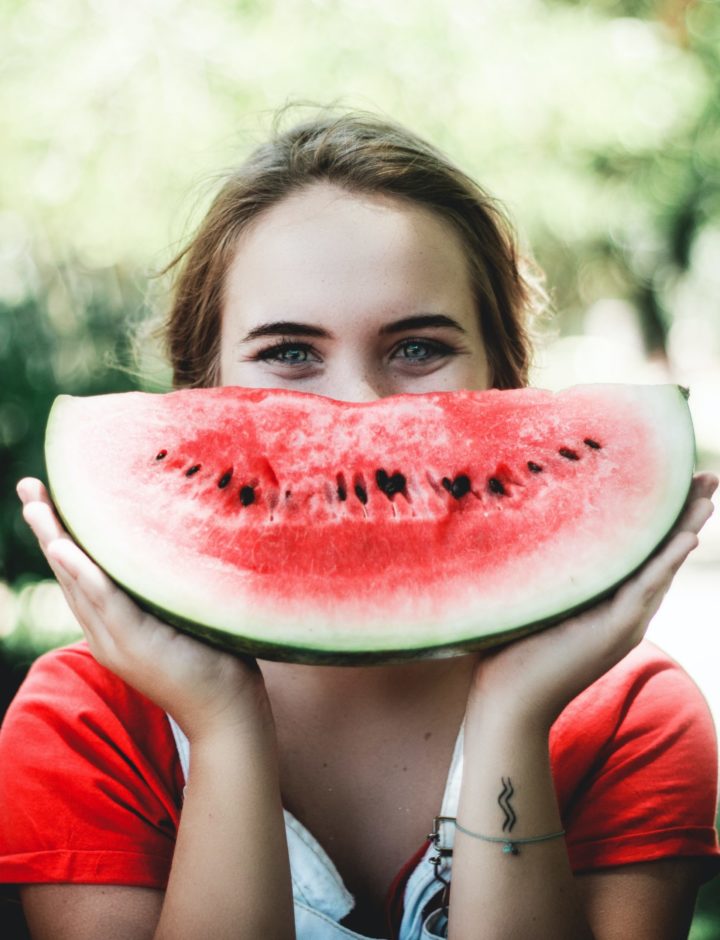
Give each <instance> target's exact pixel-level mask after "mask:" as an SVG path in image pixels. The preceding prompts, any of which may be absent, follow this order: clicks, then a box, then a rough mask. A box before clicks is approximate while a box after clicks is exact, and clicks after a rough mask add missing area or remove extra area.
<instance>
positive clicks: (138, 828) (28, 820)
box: [0, 642, 720, 888]
mask: <svg viewBox="0 0 720 940" xmlns="http://www.w3.org/2000/svg"><path fill="white" fill-rule="evenodd" d="M550 744H551V755H552V764H553V773H554V776H555V785H556V790H557V793H558V800H559V804H560V808H561V815H562V819H563V824H564V826H565V828H566V830H567V845H568V851H569V854H570V861H571V864H572V867H573V869H574V870H575V871H588V870H592V869H597V868H603V867H607V866H614V865H625V864H629V863H632V862H641V861H650V860H653V859H660V858H668V857H677V856H705V857H706V858H708V860H713V862H717V859H718V857H720V850H719V849H718V841H717V834H716V831H715V827H714V822H715V810H716V796H717V769H718V758H717V747H716V737H715V730H714V727H713V723H712V719H711V716H710V713H709V710H708V707H707V705H706V703H705V700H704V699H703V697H702V695H701V694H700V693H699V691H698V689H697V688H696V686H695V685H694V683H693V682H692V680H691V679H690V678H689V677H688V676H687V675H686V673H685V672H683V670H682V669H681V668H680V667H679V666H678V665H677V664H676V663H675V662H673V661H672V660H671V659H670V658H669V657H667V656H666V655H665V654H664V653H662V652H661V651H660V650H658V649H657V648H656V647H654V646H653V645H652V644H650V643H648V642H644V643H643V644H641V646H640V647H638V648H637V649H636V650H634V651H633V652H632V653H631V654H630V655H629V656H627V657H626V658H625V659H624V660H623V661H622V662H621V663H619V664H618V665H617V666H615V667H614V668H613V669H612V670H610V672H609V673H607V674H606V675H605V676H603V677H602V678H601V679H600V680H599V681H598V682H596V683H594V685H592V686H591V687H590V688H589V689H587V690H585V691H584V692H583V693H582V694H581V695H580V696H578V698H576V699H575V700H574V701H573V702H571V703H570V705H569V706H568V707H567V708H566V710H565V711H564V712H563V713H562V715H561V716H560V718H559V719H558V721H557V722H556V724H555V725H554V727H553V730H552V734H551V739H550ZM183 785H184V780H183V775H182V770H181V767H180V762H179V759H178V755H177V752H176V748H175V743H174V739H173V736H172V731H171V729H170V726H169V723H168V720H167V717H166V715H165V713H164V712H163V711H162V710H161V709H159V708H158V707H157V706H155V705H153V704H151V703H150V702H149V701H148V700H147V699H145V698H144V697H143V696H141V695H139V694H138V693H137V692H135V691H134V690H133V689H131V688H130V687H128V686H127V685H126V684H125V683H124V682H122V681H121V680H120V679H118V678H117V677H115V676H114V675H113V674H112V673H110V672H108V671H107V670H106V669H104V668H103V667H102V666H100V665H98V663H97V662H96V661H95V660H94V659H93V657H92V655H91V654H90V652H89V650H88V648H87V646H86V645H85V644H84V643H79V644H76V645H73V646H70V647H67V648H65V649H61V650H56V651H54V652H51V653H48V654H46V655H45V656H42V657H41V658H40V659H39V660H38V661H37V662H36V663H35V665H34V666H33V667H32V669H31V671H30V673H29V675H28V678H27V679H26V681H25V683H24V685H23V687H22V689H21V690H20V692H19V694H18V696H17V697H16V699H15V701H14V702H13V704H12V705H11V707H10V709H9V711H8V713H7V716H6V719H5V722H4V725H3V727H2V730H1V731H0V882H4V883H40V882H76V883H93V884H123V885H145V886H150V887H157V888H163V887H164V886H165V884H166V882H167V877H168V873H169V869H170V863H171V859H172V853H173V848H174V845H175V835H176V831H177V826H178V821H179V816H180V805H181V798H182V789H183ZM403 880H404V879H398V880H397V883H398V884H400V883H401V882H402V881H403Z"/></svg>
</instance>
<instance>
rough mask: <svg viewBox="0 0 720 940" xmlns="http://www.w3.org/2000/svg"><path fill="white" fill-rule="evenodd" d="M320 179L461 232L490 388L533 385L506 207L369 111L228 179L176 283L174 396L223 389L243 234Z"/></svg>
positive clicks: (527, 301)
mask: <svg viewBox="0 0 720 940" xmlns="http://www.w3.org/2000/svg"><path fill="white" fill-rule="evenodd" d="M317 182H329V183H332V184H335V185H337V186H340V187H343V188H345V189H346V190H348V191H349V192H356V193H363V194H382V195H385V196H391V197H395V198H398V199H402V200H408V201H410V202H412V203H415V204H419V205H421V206H424V207H426V208H428V209H430V210H432V211H433V212H435V213H437V215H438V216H440V217H442V218H443V219H445V220H446V221H447V222H449V223H450V224H451V225H452V226H453V227H454V228H455V230H456V231H457V232H458V234H459V236H460V238H461V241H462V244H463V247H464V250H465V252H466V255H467V259H468V262H469V270H470V276H471V281H472V285H473V290H474V293H475V299H476V309H477V312H478V316H479V319H480V329H481V334H482V336H483V339H484V342H485V346H486V354H487V357H488V364H489V366H490V374H491V377H492V384H493V386H494V387H496V388H514V387H519V386H523V385H525V384H527V379H528V370H529V365H530V357H531V342H530V337H529V330H528V315H529V313H530V312H532V308H533V306H534V304H535V303H536V301H537V298H538V297H539V294H540V292H539V291H538V289H537V288H536V287H535V286H534V285H533V284H532V283H531V282H530V281H529V280H527V279H526V278H525V277H524V276H523V274H522V273H521V270H520V257H519V254H518V250H517V247H516V242H515V237H514V234H513V232H512V229H511V227H510V225H509V224H508V222H507V220H506V218H505V216H504V214H503V212H502V211H501V210H500V208H499V207H498V205H497V204H496V203H495V202H494V201H493V200H492V199H491V198H490V197H489V196H488V195H487V194H486V193H485V192H484V191H483V190H482V189H481V188H480V187H479V186H478V185H477V183H475V182H474V181H473V180H472V179H471V178H470V177H469V176H467V175H466V174H465V173H463V172H462V171H461V170H460V169H458V168H457V167H456V166H455V165H454V164H453V163H452V162H451V161H450V160H449V159H448V158H447V157H446V156H445V155H444V154H443V153H441V152H440V151H439V150H437V149H436V148H435V147H433V146H432V145H431V144H428V143H426V142H425V141H424V140H422V139H421V138H419V137H417V136H416V135H415V134H413V133H411V132H410V131H408V130H406V129H405V128H403V127H401V126H399V125H397V124H395V123H392V122H390V121H388V120H385V119H383V118H379V117H376V116H375V115H372V114H368V113H365V112H356V111H353V112H349V113H342V114H340V115H338V114H336V113H334V112H330V113H328V112H321V114H320V116H319V117H317V118H315V119H314V120H310V121H305V122H303V123H300V124H297V125H296V126H293V127H291V128H289V129H286V130H279V129H278V128H277V127H276V128H275V130H274V131H273V133H272V136H271V137H270V139H269V140H268V141H267V142H266V143H264V144H263V145H261V146H260V147H258V148H257V149H256V150H255V151H254V152H253V153H251V154H250V156H249V157H248V158H247V159H246V160H245V162H243V163H242V164H241V165H240V166H238V167H237V168H236V169H234V170H233V171H232V172H231V173H229V174H228V175H227V177H226V178H225V180H224V182H223V184H222V186H221V188H220V190H219V192H218V193H217V195H216V196H215V198H214V200H213V202H212V204H211V206H210V208H209V210H208V212H207V214H206V215H205V218H204V219H203V221H202V222H201V223H200V226H199V228H198V230H197V231H196V233H195V235H194V236H193V238H192V239H191V241H190V242H189V244H188V245H187V246H186V247H185V248H184V249H183V250H182V251H181V252H180V253H179V254H178V255H177V256H176V257H175V258H174V259H173V260H172V261H171V262H170V264H169V265H168V266H167V267H166V268H165V272H168V271H172V272H173V273H174V275H175V281H174V287H173V291H172V301H171V306H170V309H169V311H168V314H167V319H166V321H165V326H164V331H163V332H164V341H165V345H166V350H167V353H168V355H169V358H170V362H171V365H172V369H173V384H174V386H175V387H176V388H186V387H202V386H209V385H215V384H217V383H218V374H217V373H218V362H219V347H220V333H221V329H220V328H221V316H222V302H223V291H224V285H225V278H226V272H227V270H228V267H229V265H230V263H231V261H232V258H233V254H234V250H235V246H236V244H237V241H238V237H239V236H240V234H241V233H242V232H243V230H244V229H245V228H246V227H247V226H248V225H249V224H250V223H251V222H253V221H254V220H256V219H257V217H258V216H259V215H260V213H262V212H263V211H264V210H266V209H268V208H270V207H271V206H273V205H275V204H276V203H278V202H280V201H281V200H283V199H284V198H286V197H287V196H289V195H290V194H291V193H294V192H297V191H298V190H300V189H302V188H304V187H307V186H310V185H312V184H314V183H317Z"/></svg>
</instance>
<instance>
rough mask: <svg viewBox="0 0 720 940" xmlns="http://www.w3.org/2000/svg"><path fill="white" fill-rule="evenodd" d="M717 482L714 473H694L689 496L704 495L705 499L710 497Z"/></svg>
mask: <svg viewBox="0 0 720 940" xmlns="http://www.w3.org/2000/svg"><path fill="white" fill-rule="evenodd" d="M719 484H720V480H718V478H717V476H716V475H715V474H714V473H708V472H703V473H696V474H695V476H694V477H693V482H692V487H691V489H690V494H691V496H695V495H697V496H705V497H707V499H710V498H711V497H712V495H713V494H714V493H715V491H716V490H717V488H718V485H719Z"/></svg>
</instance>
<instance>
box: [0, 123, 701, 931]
mask: <svg viewBox="0 0 720 940" xmlns="http://www.w3.org/2000/svg"><path fill="white" fill-rule="evenodd" d="M175 263H176V265H177V270H178V271H179V274H178V276H177V281H176V289H175V294H174V304H173V306H172V309H171V311H170V315H169V319H168V322H167V337H168V348H169V351H170V356H171V359H172V363H173V367H174V375H175V383H176V385H177V386H178V387H183V386H203V385H213V384H222V385H242V386H256V387H280V388H292V389H298V390H301V391H308V392H315V393H319V394H322V395H328V396H330V397H333V398H338V399H345V400H348V401H371V400H374V399H376V398H380V397H383V396H386V395H392V394H396V393H406V392H428V391H435V390H452V389H460V388H469V389H485V388H489V387H491V386H494V387H501V388H502V387H513V386H521V385H523V384H525V382H526V379H527V368H528V359H529V344H528V333H527V317H528V314H529V312H530V307H531V306H532V291H531V289H530V287H529V286H528V283H527V282H526V281H525V280H524V279H523V277H522V275H521V273H520V271H519V266H518V258H517V253H516V249H515V247H514V243H513V239H512V236H511V235H510V234H509V232H508V229H507V227H506V225H505V223H504V222H503V220H502V217H501V215H500V214H499V212H498V211H497V209H496V208H495V206H494V205H493V203H492V202H491V201H490V200H489V199H488V198H487V197H486V196H485V195H484V194H483V193H482V191H481V190H479V189H478V187H477V186H476V185H475V184H474V183H473V182H472V181H471V180H470V179H468V178H467V177H466V176H465V175H464V174H463V173H461V172H460V171H459V170H458V169H456V168H455V167H453V166H452V165H451V164H450V163H449V161H448V160H447V158H445V157H444V156H443V155H442V154H440V153H438V152H437V151H436V150H435V149H433V148H432V147H430V146H429V145H428V144H426V143H424V142H423V141H421V140H418V139H417V138H416V137H415V136H413V135H412V134H410V133H408V132H406V131H405V130H403V129H401V128H398V127H395V126H392V125H389V124H387V123H386V122H384V121H381V120H377V119H374V118H372V117H368V116H361V115H354V114H348V115H342V116H340V117H337V116H330V117H324V116H321V117H320V118H319V119H317V120H316V121H313V122H310V123H308V124H306V125H303V126H300V127H297V128H294V129H291V130H290V131H287V132H285V133H280V134H277V135H275V136H274V137H273V139H272V140H271V141H270V142H269V143H267V144H266V145H265V146H263V147H261V148H260V149H259V150H258V151H256V153H254V154H253V155H252V156H251V157H250V159H249V160H248V161H247V162H246V163H245V164H244V165H243V166H241V167H240V168H239V169H238V170H237V171H236V172H235V173H234V174H233V175H232V176H231V177H230V178H228V180H227V181H226V183H225V184H224V186H223V188H222V189H221V191H220V193H219V195H218V196H217V198H216V200H215V202H214V203H213V205H212V207H211V209H210V211H209V213H208V215H207V217H206V218H205V220H204V222H203V223H202V224H201V226H200V228H199V231H198V232H197V234H196V236H195V237H194V239H193V240H192V242H191V244H190V245H189V247H188V248H187V249H186V251H185V252H183V254H182V255H181V256H180V257H179V258H178V259H176V262H175ZM716 486H717V480H716V479H715V478H714V477H712V476H710V475H708V474H703V475H699V476H697V477H696V478H695V481H694V483H693V487H692V492H691V494H690V497H689V499H688V503H687V507H686V509H685V512H684V514H683V516H682V518H681V520H680V521H679V522H678V524H677V526H676V529H675V531H674V534H673V536H672V538H671V539H669V540H668V541H667V543H666V545H665V546H664V547H663V549H662V550H661V551H660V552H659V553H657V554H656V555H655V557H654V558H653V559H652V560H650V561H649V562H648V563H647V564H646V565H645V566H644V567H643V568H642V570H641V571H639V572H638V573H637V574H636V575H635V576H634V577H633V578H632V579H631V580H629V581H628V582H627V583H626V584H625V585H624V586H623V587H622V588H621V589H620V590H618V591H617V593H616V594H615V595H614V596H613V597H612V598H611V599H610V600H608V601H606V602H603V603H602V604H600V605H598V606H596V607H595V608H593V609H591V610H589V611H587V612H585V613H583V614H582V615H580V616H576V617H573V618H571V619H568V620H566V621H565V622H563V623H562V624H560V625H559V626H556V627H553V628H552V629H549V630H546V631H544V632H541V633H539V634H536V635H534V636H531V637H528V638H526V639H522V640H518V641H517V642H515V643H512V644H510V645H508V646H506V647H504V648H502V649H499V650H496V651H493V652H486V653H482V654H468V655H464V656H458V657H456V658H453V659H449V660H440V661H429V662H416V663H411V664H407V665H394V666H374V667H363V668H354V667H343V668H335V667H311V666H305V665H294V664H286V663H275V662H260V663H254V662H251V661H248V660H245V659H241V658H237V657H233V656H230V655H228V654H224V653H221V652H218V651H217V650H215V649H212V648H210V647H207V646H204V645H202V644H201V643H198V642H196V641H194V640H193V639H190V638H189V637H187V636H184V635H181V634H179V633H177V632H176V631H175V630H173V629H172V628H170V627H169V626H167V625H165V624H164V623H161V622H159V621H158V620H157V619H155V618H153V617H152V616H150V615H148V614H145V613H143V612H142V611H141V610H139V609H138V608H137V607H136V606H135V604H134V603H133V602H132V601H131V600H130V599H129V598H128V597H127V596H126V595H125V594H123V593H122V592H121V591H120V590H118V588H117V587H115V585H114V584H113V583H112V582H111V581H110V580H108V578H107V577H105V576H104V574H103V573H102V572H101V571H100V570H99V569H98V568H97V567H96V566H95V565H94V564H93V563H92V562H91V561H90V560H89V559H88V557H87V556H85V555H84V554H83V552H82V551H81V550H80V549H79V548H78V547H77V545H75V544H74V543H73V542H72V540H71V539H70V538H69V536H68V535H67V533H66V532H64V531H63V529H62V527H61V525H60V524H59V522H58V519H57V517H56V515H55V514H54V511H53V507H52V505H51V503H50V501H49V499H48V495H47V493H46V491H45V489H44V487H43V485H42V484H41V483H40V482H39V481H37V480H30V479H28V480H23V481H21V483H20V484H19V486H18V491H19V494H20V497H21V499H22V501H23V503H24V514H25V518H26V520H27V522H28V523H29V524H30V526H31V527H32V529H33V531H34V532H35V534H36V535H37V537H38V540H39V542H40V545H41V547H42V549H43V551H44V552H45V555H46V557H47V559H48V561H49V563H50V566H51V568H52V570H53V572H54V573H55V575H56V577H57V579H58V581H59V582H60V584H61V585H62V587H63V590H64V591H65V594H66V596H67V598H68V601H69V603H70V605H71V606H72V608H73V610H74V612H75V613H76V615H77V617H78V620H79V621H80V623H81V625H82V627H83V630H84V632H85V636H86V642H84V643H81V644H77V645H75V646H72V647H70V648H68V649H64V650H59V651H55V652H53V653H50V654H48V655H47V656H45V657H43V658H41V659H40V660H39V661H38V662H37V663H36V665H35V666H34V668H33V670H32V671H31V674H30V676H29V678H28V679H27V681H26V683H25V686H24V688H23V690H22V691H21V692H20V694H19V696H18V698H17V699H16V701H15V703H14V705H13V706H12V708H11V711H10V713H9V714H8V717H7V720H6V722H5V726H4V729H3V732H2V738H1V740H0V751H1V754H0V799H1V804H0V805H2V807H3V810H2V814H1V815H2V819H1V821H0V854H1V855H2V858H1V859H0V878H1V879H2V880H4V881H6V882H13V883H15V884H19V885H21V886H22V888H21V893H22V901H23V905H24V909H25V912H26V916H27V920H28V923H29V926H30V929H31V932H32V936H33V937H34V938H37V940H50V938H52V940H65V938H67V940H86V938H87V940H90V938H93V940H94V938H97V937H122V938H127V940H139V938H146V937H147V938H149V937H155V938H168V940H185V938H188V940H191V938H192V940H198V938H213V940H220V938H226V937H227V938H252V940H255V938H263V940H266V938H267V940H269V938H278V940H281V938H282V940H289V938H292V937H295V936H297V938H298V940H326V938H327V940H329V938H343V937H344V938H352V937H375V938H379V937H383V938H384V937H391V936H393V937H401V938H402V940H420V938H422V937H442V936H449V937H451V938H452V940H471V938H472V940H475V938H478V940H480V938H483V940H484V938H488V940H496V938H497V940H499V938H503V940H504V938H523V940H527V938H533V940H540V938H547V940H563V938H567V940H590V938H596V940H614V938H623V940H626V938H628V937H633V938H634V940H643V938H645V940H678V938H681V937H685V936H686V935H687V931H688V925H689V923H690V919H691V916H692V911H693V905H694V900H695V894H696V890H697V887H698V884H699V883H700V882H701V881H702V880H703V879H704V878H707V877H709V876H710V874H712V872H713V870H714V865H715V863H716V861H717V857H718V847H717V841H716V835H715V831H714V828H713V824H714V813H715V800H716V768H717V753H716V746H715V736H714V731H713V727H712V722H711V720H710V717H709V714H708V711H707V707H706V705H705V703H704V701H703V700H702V698H701V696H700V695H699V693H698V692H697V690H696V689H695V687H694V685H693V684H692V682H691V681H690V680H689V679H688V678H687V677H686V676H685V674H684V673H683V672H682V671H681V670H680V669H679V667H678V666H677V665H676V664H675V663H673V662H672V661H671V660H669V659H668V658H667V657H666V656H664V655H663V654H662V653H661V652H660V651H659V650H657V649H656V648H654V647H653V646H651V645H650V644H647V643H645V642H641V641H642V638H643V634H644V632H645V629H646V627H647V625H648V622H649V620H650V618H651V617H652V615H653V614H654V613H655V611H656V610H657V608H658V605H659V604H660V602H661V600H662V597H663V595H664V594H665V592H666V591H667V589H668V587H669V585H670V583H671V581H672V578H673V575H674V574H675V572H676V571H677V569H678V568H679V566H680V565H681V564H682V562H683V561H684V560H685V558H686V557H687V555H688V554H689V553H690V552H691V551H692V549H693V548H694V547H695V546H696V545H697V541H698V539H697V536H698V532H699V530H700V529H701V527H702V526H703V524H704V522H705V521H706V520H707V518H708V517H709V515H710V513H711V511H712V506H711V502H710V497H711V495H712V493H713V491H714V489H715V487H716ZM499 797H502V802H504V803H505V805H506V806H507V805H508V803H509V806H510V809H511V812H512V813H513V814H514V816H515V819H516V822H515V825H514V827H513V830H512V835H513V840H514V844H515V847H516V854H514V853H513V852H510V851H503V846H502V844H501V843H500V841H497V840H501V839H502V837H503V836H504V833H503V829H502V824H503V811H501V808H500V806H499V804H498V799H499ZM506 812H507V810H506ZM436 816H444V817H450V820H449V821H448V820H444V821H440V822H439V823H438V824H437V836H436V839H435V840H434V841H433V844H430V843H429V841H428V833H429V831H430V830H431V828H432V826H433V819H434V817H436ZM453 820H457V824H455V823H454V822H453ZM563 830H564V832H563ZM493 840H496V841H493ZM432 858H434V859H436V861H435V862H433V861H431V860H430V859H432ZM450 872H452V890H451V891H450V892H449V893H448V892H447V891H446V890H445V884H446V883H447V882H448V881H449V879H450ZM446 912H447V913H448V914H449V924H448V922H447V920H446V916H445V914H446Z"/></svg>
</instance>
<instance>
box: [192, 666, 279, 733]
mask: <svg viewBox="0 0 720 940" xmlns="http://www.w3.org/2000/svg"><path fill="white" fill-rule="evenodd" d="M173 718H175V720H176V721H177V723H178V724H179V725H180V727H181V728H182V730H183V731H184V733H185V734H186V735H187V738H188V741H189V742H190V744H191V745H192V746H193V747H195V748H197V746H198V745H200V744H205V743H207V744H208V745H209V746H212V744H213V742H228V741H232V740H235V739H243V738H253V737H258V736H259V737H265V736H267V735H272V736H273V737H274V735H275V723H274V720H273V714H272V708H271V705H270V700H269V698H268V695H267V690H266V689H265V684H264V682H263V681H262V677H260V676H258V677H257V678H256V677H254V676H253V677H251V679H250V681H249V682H248V681H247V680H246V681H244V682H243V683H242V684H241V685H240V686H239V687H238V688H236V689H233V690H232V692H230V691H229V690H228V691H227V692H226V694H225V695H223V696H222V698H214V699H212V700H210V701H209V702H207V703H205V705H204V707H197V706H196V707H194V708H193V707H191V708H188V709H187V710H186V712H185V713H184V714H181V715H173Z"/></svg>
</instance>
